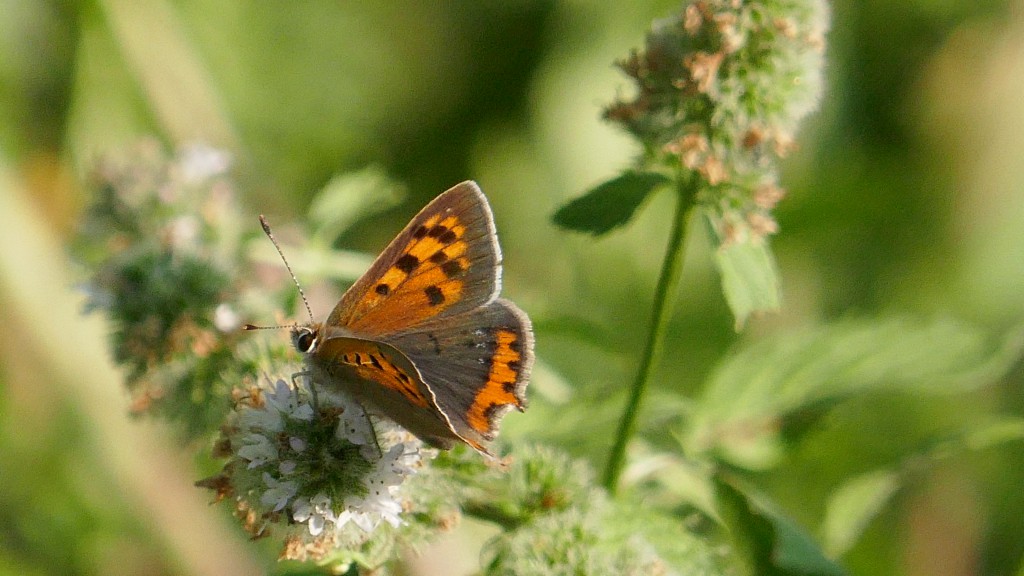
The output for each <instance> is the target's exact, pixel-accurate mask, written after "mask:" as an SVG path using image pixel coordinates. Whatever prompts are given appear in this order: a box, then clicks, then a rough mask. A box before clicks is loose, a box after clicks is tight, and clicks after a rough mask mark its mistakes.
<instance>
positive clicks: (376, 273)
mask: <svg viewBox="0 0 1024 576" xmlns="http://www.w3.org/2000/svg"><path fill="white" fill-rule="evenodd" d="M500 260H501V255H500V252H499V249H498V244H497V240H496V236H495V233H494V223H493V220H492V218H491V214H490V210H489V209H488V207H487V203H486V199H485V198H484V196H483V193H482V192H480V189H479V188H477V186H476V184H474V183H472V182H463V183H462V184H459V185H457V186H455V187H453V188H451V189H450V190H448V191H447V192H445V193H444V194H441V195H440V196H438V197H437V198H435V199H434V201H433V202H431V203H430V204H428V205H427V206H426V207H425V208H424V209H423V210H421V211H420V213H419V214H417V215H416V217H415V218H413V220H412V222H410V223H409V225H408V226H406V227H405V229H404V230H402V232H401V233H400V234H399V235H398V237H397V238H395V239H394V240H393V241H392V242H391V244H389V245H388V247H387V248H386V249H385V250H384V252H383V253H381V255H380V256H379V257H378V258H377V260H376V261H375V262H374V263H373V265H372V266H371V267H370V270H369V271H368V272H367V273H366V274H365V275H364V276H363V277H362V278H360V279H359V281H358V282H356V283H355V284H353V285H352V287H351V288H349V290H348V291H347V292H346V293H345V295H344V296H343V297H342V299H341V301H340V302H339V303H338V306H337V307H335V309H334V311H333V312H332V313H331V315H330V317H328V319H327V324H328V325H336V326H344V327H346V328H348V329H350V330H352V331H353V332H355V333H358V334H361V335H367V336H375V335H381V334H388V333H392V332H396V331H400V330H403V329H406V328H409V327H411V326H415V325H416V324H419V323H421V322H424V321H427V320H429V319H431V318H434V317H438V316H444V315H451V314H457V313H459V312H463V311H466V310H470V309H472V308H475V307H477V306H480V305H482V304H486V303H487V302H489V301H490V300H493V299H494V298H495V297H496V296H497V292H498V282H499V279H498V270H499V265H500Z"/></svg>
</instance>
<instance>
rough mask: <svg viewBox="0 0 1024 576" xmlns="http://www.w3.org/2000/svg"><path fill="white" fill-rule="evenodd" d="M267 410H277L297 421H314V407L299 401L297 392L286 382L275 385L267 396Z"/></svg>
mask: <svg viewBox="0 0 1024 576" xmlns="http://www.w3.org/2000/svg"><path fill="white" fill-rule="evenodd" d="M266 400H267V405H266V408H265V409H266V410H271V409H273V410H276V411H277V412H280V413H281V414H283V415H285V416H288V417H289V418H294V419H296V420H312V419H313V407H312V406H310V405H309V403H307V402H303V401H301V400H300V399H299V395H298V393H297V391H296V390H295V389H294V388H292V387H291V386H289V385H288V383H287V382H285V381H284V380H280V379H279V380H278V381H277V382H275V383H274V390H273V391H272V392H269V393H267V394H266Z"/></svg>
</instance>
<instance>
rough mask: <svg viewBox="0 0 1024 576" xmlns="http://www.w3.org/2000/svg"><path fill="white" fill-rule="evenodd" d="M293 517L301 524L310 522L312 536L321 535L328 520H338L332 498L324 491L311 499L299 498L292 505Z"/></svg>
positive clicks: (334, 521) (331, 521) (333, 521)
mask: <svg viewBox="0 0 1024 576" xmlns="http://www.w3.org/2000/svg"><path fill="white" fill-rule="evenodd" d="M292 519H293V520H295V521H296V522H298V523H300V524H302V523H306V522H308V525H309V533H310V535H311V536H319V535H320V533H321V532H323V531H324V526H325V525H326V523H327V522H330V523H331V524H334V523H336V522H337V518H336V517H335V516H334V510H332V509H331V499H330V498H329V497H328V496H327V495H326V494H324V493H322V492H321V493H319V494H317V495H316V496H313V498H311V499H309V500H307V499H305V498H297V499H296V500H295V503H294V504H293V505H292Z"/></svg>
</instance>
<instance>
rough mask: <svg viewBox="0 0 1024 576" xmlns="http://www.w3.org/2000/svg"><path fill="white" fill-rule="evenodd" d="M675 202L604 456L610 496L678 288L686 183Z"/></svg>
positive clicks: (688, 196) (688, 195)
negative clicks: (638, 349) (640, 351)
mask: <svg viewBox="0 0 1024 576" xmlns="http://www.w3.org/2000/svg"><path fill="white" fill-rule="evenodd" d="M678 182H679V184H678V185H677V192H678V196H679V197H678V199H677V204H676V213H675V221H674V222H673V223H672V235H671V236H669V239H668V248H667V249H666V250H665V260H664V261H663V262H662V265H661V277H660V278H658V287H657V289H656V290H655V292H654V312H653V314H652V316H651V328H650V332H648V335H647V344H646V347H645V348H644V355H643V357H642V358H641V359H640V367H639V369H638V370H637V374H636V379H635V380H634V381H633V388H632V390H631V392H630V396H629V403H628V404H627V405H626V410H625V412H623V413H622V420H621V421H620V422H619V429H618V433H617V434H616V436H615V445H614V446H613V447H612V452H611V454H610V455H609V456H608V464H607V465H606V467H605V470H604V486H605V488H606V489H607V490H608V492H610V493H612V494H614V493H615V491H616V490H617V489H618V484H619V477H620V476H621V475H622V469H623V467H624V465H625V461H626V447H627V446H628V444H629V441H630V439H632V437H633V434H635V433H636V425H637V416H638V415H639V413H640V406H641V404H642V403H643V398H644V393H645V392H646V391H647V382H648V381H649V380H650V378H651V373H652V372H653V371H654V367H655V366H656V365H657V360H658V359H659V358H660V357H661V349H662V345H663V343H664V341H665V332H666V328H667V326H668V320H669V316H670V315H671V309H672V306H671V304H672V301H673V296H674V295H675V294H676V291H677V290H676V288H678V286H679V277H680V273H681V272H682V269H683V245H684V240H685V239H686V219H687V215H688V214H689V212H690V207H692V206H693V201H694V195H693V192H692V190H691V189H690V182H689V181H686V180H678Z"/></svg>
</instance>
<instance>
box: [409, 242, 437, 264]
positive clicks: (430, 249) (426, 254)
mask: <svg viewBox="0 0 1024 576" xmlns="http://www.w3.org/2000/svg"><path fill="white" fill-rule="evenodd" d="M444 247H445V245H444V244H442V243H441V242H440V241H439V240H438V239H437V238H431V237H429V236H427V237H426V238H423V239H422V240H418V241H415V243H412V242H410V246H409V247H408V249H407V250H406V252H407V253H408V254H411V255H413V256H415V257H416V258H418V259H419V260H420V262H425V261H427V260H429V259H430V257H431V256H433V255H434V253H435V252H437V251H438V250H441V249H443V248H444Z"/></svg>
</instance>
